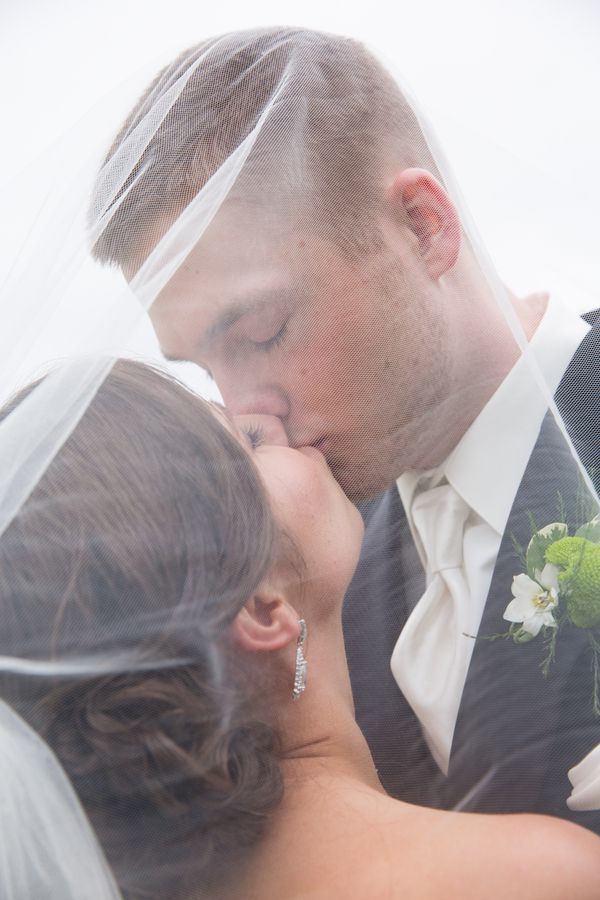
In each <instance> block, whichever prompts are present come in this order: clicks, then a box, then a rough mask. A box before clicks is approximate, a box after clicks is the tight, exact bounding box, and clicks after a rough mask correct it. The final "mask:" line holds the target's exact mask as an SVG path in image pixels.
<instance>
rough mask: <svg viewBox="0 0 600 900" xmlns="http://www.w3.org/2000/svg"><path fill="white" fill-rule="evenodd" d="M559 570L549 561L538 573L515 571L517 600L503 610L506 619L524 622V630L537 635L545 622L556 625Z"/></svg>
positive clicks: (514, 593)
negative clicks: (528, 573) (532, 575)
mask: <svg viewBox="0 0 600 900" xmlns="http://www.w3.org/2000/svg"><path fill="white" fill-rule="evenodd" d="M558 572H559V569H558V567H557V566H553V565H550V563H547V564H546V565H545V566H544V568H543V569H542V571H541V572H539V571H536V572H535V577H536V581H534V580H533V578H530V577H529V575H523V574H522V575H516V576H515V577H514V578H513V583H512V592H513V597H514V600H511V602H510V603H509V604H508V606H507V607H506V609H505V610H504V618H505V619H506V621H507V622H521V623H522V625H521V627H522V629H523V631H527V632H528V633H529V634H530V635H531V636H532V637H535V636H536V635H537V634H538V633H539V631H540V629H541V628H542V626H543V625H545V626H547V627H549V628H556V621H555V619H554V616H553V614H552V610H553V609H554V608H555V606H557V604H558Z"/></svg>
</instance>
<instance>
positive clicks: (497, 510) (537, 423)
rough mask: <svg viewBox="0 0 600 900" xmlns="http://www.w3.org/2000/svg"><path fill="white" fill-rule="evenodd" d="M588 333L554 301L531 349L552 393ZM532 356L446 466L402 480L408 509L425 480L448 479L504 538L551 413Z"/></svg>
mask: <svg viewBox="0 0 600 900" xmlns="http://www.w3.org/2000/svg"><path fill="white" fill-rule="evenodd" d="M589 329H590V326H589V325H588V324H587V323H586V322H584V320H583V319H581V318H580V316H579V315H578V314H577V313H576V312H574V311H573V310H571V309H569V308H568V307H566V306H564V305H563V304H562V303H561V302H560V301H559V300H558V299H557V298H555V297H550V299H549V301H548V305H547V307H546V311H545V313H544V316H543V318H542V320H541V322H540V324H539V325H538V327H537V329H536V331H535V333H534V335H533V337H532V338H531V341H530V343H529V348H530V351H531V354H532V355H533V357H534V358H535V360H536V362H537V364H538V366H539V368H540V371H541V373H542V376H543V379H544V382H545V384H546V386H547V387H548V390H549V392H550V393H551V394H554V393H555V391H556V389H557V388H558V385H559V383H560V380H561V378H562V376H563V375H564V373H565V370H566V368H567V366H568V365H569V362H570V361H571V358H572V357H573V354H574V353H575V351H576V349H577V347H578V346H579V344H580V343H581V341H582V340H583V339H584V337H585V335H586V334H587V332H588V331H589ZM528 355H529V354H527V356H528ZM527 356H526V355H522V356H521V357H520V358H519V359H518V360H517V362H516V363H515V365H514V366H513V368H512V369H511V370H510V372H509V373H508V375H507V376H506V378H505V379H504V381H503V382H502V383H501V384H500V386H499V387H498V389H497V390H496V391H495V393H494V394H493V396H492V397H491V398H490V400H489V401H488V402H487V403H486V405H485V406H484V407H483V409H482V410H481V412H480V413H479V415H478V416H477V418H476V419H475V421H474V422H473V423H472V425H471V426H470V427H469V428H468V430H467V431H466V432H465V434H464V435H463V436H462V438H461V439H460V441H459V443H458V444H457V445H456V447H455V448H454V450H452V452H451V453H450V455H449V456H448V458H447V459H446V461H445V462H444V463H443V464H442V465H441V466H439V467H438V468H437V469H434V470H430V471H429V472H417V471H409V472H405V473H404V474H403V475H401V476H400V478H399V479H398V481H397V485H398V491H399V493H400V497H401V499H402V502H403V504H404V508H405V509H406V510H408V509H410V504H411V502H412V499H413V497H414V494H415V492H416V490H417V488H418V484H419V482H420V481H421V480H422V479H423V478H427V480H428V482H429V485H430V486H434V485H435V484H438V483H439V482H440V481H441V480H442V479H443V478H446V479H447V480H448V482H449V483H450V484H451V485H452V487H453V488H454V489H455V490H456V491H457V492H458V493H459V494H460V495H461V497H462V498H463V500H464V501H465V502H466V503H468V505H469V506H470V507H471V509H473V510H474V511H475V512H476V513H477V514H478V515H479V516H481V518H482V519H484V520H485V521H486V522H487V523H488V524H489V525H491V527H492V528H494V530H495V531H496V532H497V533H498V534H499V535H502V534H503V533H504V529H505V527H506V523H507V521H508V517H509V515H510V510H511V509H512V505H513V501H514V498H515V496H516V493H517V490H518V487H519V484H520V482H521V479H522V477H523V473H524V472H525V468H526V466H527V462H528V460H529V457H530V456H531V453H532V450H533V447H534V446H535V442H536V440H537V437H538V434H539V431H540V428H541V425H542V421H543V419H544V416H545V414H546V411H547V408H548V407H547V402H546V399H545V397H544V396H543V394H542V392H541V390H540V388H539V386H538V384H537V382H536V381H535V379H534V377H533V375H532V373H531V371H530V368H529V362H528V359H527Z"/></svg>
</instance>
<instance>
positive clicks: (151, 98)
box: [91, 28, 438, 266]
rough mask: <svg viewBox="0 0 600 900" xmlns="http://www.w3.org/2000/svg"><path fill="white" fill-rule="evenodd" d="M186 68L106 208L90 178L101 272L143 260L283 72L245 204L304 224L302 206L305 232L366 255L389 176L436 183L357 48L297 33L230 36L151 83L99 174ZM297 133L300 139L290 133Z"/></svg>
mask: <svg viewBox="0 0 600 900" xmlns="http://www.w3.org/2000/svg"><path fill="white" fill-rule="evenodd" d="M290 62H293V65H292V66H290V65H289V64H290ZM193 65H196V68H195V69H194V71H193V72H192V74H191V76H189V78H188V81H187V83H186V85H185V87H184V88H183V90H182V91H181V92H180V93H179V96H178V97H177V99H176V100H175V102H174V103H173V105H172V106H171V107H170V109H169V110H168V112H166V115H164V118H163V119H162V122H161V123H160V125H159V126H158V127H157V128H156V130H155V131H154V133H153V134H152V135H151V137H150V139H149V141H148V142H147V143H146V145H145V146H144V147H143V149H142V151H141V155H139V159H138V160H137V162H136V163H135V165H133V167H132V168H131V171H130V172H128V173H127V174H126V177H125V178H124V182H123V184H122V185H121V186H120V187H119V188H118V190H116V191H114V190H112V193H113V196H111V197H110V200H109V201H106V200H105V199H103V196H102V185H103V183H104V184H105V183H106V180H107V179H105V178H104V175H105V173H106V170H105V169H103V172H101V175H100V177H99V178H98V180H97V184H96V189H95V192H94V197H93V202H92V208H91V219H92V220H93V222H95V223H97V222H100V228H101V233H100V234H99V236H98V237H96V239H95V241H94V245H93V254H94V256H95V257H96V258H97V259H99V260H101V261H102V262H105V263H111V264H116V265H120V266H123V265H127V263H130V262H131V261H132V260H135V259H140V258H143V256H144V255H145V254H146V252H147V249H145V247H146V244H147V240H148V232H149V231H150V230H151V229H152V230H153V231H154V233H156V227H157V223H160V220H161V219H162V220H164V221H165V226H164V227H165V229H166V227H167V222H166V220H169V219H173V218H175V216H177V215H178V214H179V213H180V212H181V211H182V210H183V209H184V208H185V206H187V204H188V203H189V202H190V201H191V200H192V199H193V197H194V196H195V195H196V194H197V193H198V191H199V190H200V189H201V188H202V187H203V185H204V184H205V183H206V181H207V180H208V179H209V178H210V177H211V175H213V174H214V172H215V171H216V170H217V169H218V168H219V166H220V165H221V164H222V163H223V162H224V161H225V160H226V159H227V158H228V156H230V154H231V153H232V152H233V151H234V150H235V148H236V147H237V146H238V145H239V144H240V142H241V141H242V140H243V139H244V138H245V137H246V136H247V135H248V134H249V133H250V132H251V130H252V129H253V128H254V126H255V125H256V124H257V122H258V119H259V117H260V114H261V112H262V111H263V110H264V108H265V105H266V104H267V103H268V102H269V99H270V98H271V97H272V96H273V94H274V91H275V90H276V88H277V86H278V85H279V84H280V83H281V80H282V78H283V77H284V74H285V86H284V92H283V95H282V96H279V97H278V98H277V101H276V103H275V104H274V105H273V108H272V110H271V111H270V114H269V115H270V119H269V121H268V124H267V125H266V126H265V127H263V130H262V131H261V133H260V135H259V137H258V139H257V141H256V144H255V146H254V148H253V150H252V153H251V156H250V158H249V161H248V163H246V166H247V168H246V169H245V170H244V175H246V174H248V175H249V178H247V179H244V177H243V176H242V178H241V179H240V178H238V185H237V187H238V188H239V189H240V190H242V189H244V188H247V189H248V192H247V194H246V196H249V197H250V198H251V199H255V200H256V199H259V200H260V199H263V200H264V201H265V202H266V203H267V204H268V205H269V206H270V207H271V208H273V207H277V206H278V204H282V197H283V198H285V199H284V201H283V202H285V200H286V199H287V200H291V202H292V203H294V204H295V205H294V210H293V211H294V213H296V214H298V215H300V216H301V215H302V210H301V209H300V207H301V206H302V204H304V210H303V212H304V215H305V216H306V218H307V221H308V222H309V223H310V227H312V228H313V230H315V231H319V230H320V231H325V232H327V235H326V236H327V237H329V238H330V239H333V240H334V241H335V242H336V243H337V244H338V245H340V246H342V247H343V248H346V249H351V250H352V249H354V250H356V249H357V248H360V249H362V250H365V249H367V248H372V247H373V246H378V245H379V241H378V239H377V230H376V229H375V228H374V224H373V223H374V219H373V212H374V208H375V205H376V203H379V204H380V203H381V190H380V191H379V192H377V185H380V186H381V183H382V179H383V178H384V176H385V174H386V172H387V170H388V169H389V170H390V172H392V173H393V170H394V167H396V166H398V165H400V164H401V165H402V166H412V165H418V166H424V167H425V168H427V169H429V170H430V171H433V172H434V173H435V174H438V172H437V168H436V166H435V163H434V160H433V158H432V156H431V153H430V151H429V149H428V146H427V142H426V140H425V138H424V136H423V133H422V131H421V127H420V125H419V123H418V120H417V117H416V115H415V113H414V111H413V110H412V108H411V106H410V104H409V103H408V101H407V100H406V98H405V97H404V95H403V93H402V92H401V90H400V88H399V87H398V85H397V84H396V83H395V81H394V80H393V78H392V77H391V76H390V75H389V74H388V72H387V71H386V70H385V69H384V68H383V66H382V65H381V64H380V63H379V62H378V61H377V60H376V59H375V58H374V57H373V56H372V55H371V54H370V53H369V52H368V51H367V50H366V49H365V47H364V46H363V45H362V44H360V43H358V42H356V41H354V40H351V39H349V38H344V37H338V36H335V35H329V34H322V33H319V32H314V31H309V30H306V29H294V28H271V29H264V30H257V31H249V32H234V33H231V34H227V35H224V36H223V37H221V38H215V39H211V40H209V41H206V42H205V43H203V44H200V45H198V46H196V47H194V48H191V49H189V50H187V51H185V52H184V53H182V54H181V55H180V56H179V57H178V58H177V59H175V60H174V61H173V62H172V63H171V64H170V65H168V66H167V67H166V68H165V69H163V70H162V71H161V72H160V73H159V74H158V76H157V77H156V78H155V80H154V81H153V82H152V83H151V84H150V85H149V87H148V88H147V90H146V91H145V93H144V94H143V95H142V97H141V98H140V100H139V101H138V102H137V104H136V105H135V107H134V108H133V110H132V111H131V113H130V115H129V116H128V118H127V119H126V121H125V122H124V124H123V126H122V127H121V129H120V131H119V133H118V134H117V137H116V138H115V140H114V142H113V144H112V146H111V148H110V150H109V152H108V154H107V156H106V159H105V165H106V164H110V163H111V162H112V163H114V165H113V168H112V172H113V173H114V172H118V169H119V165H120V160H121V159H124V160H127V159H128V158H129V157H130V156H131V154H130V153H129V148H128V141H129V143H130V145H133V143H134V142H137V137H136V136H135V135H134V130H135V129H136V127H138V126H139V131H140V132H143V130H144V125H143V124H141V123H143V121H144V118H145V116H146V115H147V114H148V112H149V111H150V110H152V109H153V108H155V110H156V112H157V113H158V109H157V108H156V104H157V100H158V98H163V100H164V97H165V91H168V89H169V87H171V86H173V85H174V84H175V82H176V80H177V79H178V78H179V77H180V76H182V75H184V74H185V73H186V71H187V70H188V69H189V67H190V66H193ZM161 102H162V101H161ZM300 123H301V124H300ZM298 126H300V127H301V133H298V134H294V131H293V127H298ZM132 135H133V137H132ZM294 138H297V140H296V141H295V140H294ZM103 173H104V174H103ZM112 177H113V175H112V174H111V176H110V179H109V180H112ZM240 181H241V185H240ZM294 198H295V199H294ZM280 208H285V207H283V206H280ZM316 209H318V214H317V215H314V213H315V210H316ZM289 211H290V210H289V209H288V212H289ZM311 211H312V213H313V215H312V216H311ZM100 228H98V231H100ZM98 231H97V232H96V233H98Z"/></svg>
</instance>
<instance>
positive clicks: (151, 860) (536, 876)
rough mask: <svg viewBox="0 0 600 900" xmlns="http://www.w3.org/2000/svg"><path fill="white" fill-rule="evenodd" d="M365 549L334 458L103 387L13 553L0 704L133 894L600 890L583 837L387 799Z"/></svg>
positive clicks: (589, 840) (553, 822)
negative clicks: (360, 659)
mask: <svg viewBox="0 0 600 900" xmlns="http://www.w3.org/2000/svg"><path fill="white" fill-rule="evenodd" d="M29 390H31V389H29ZM27 395H28V391H25V392H24V393H22V394H21V395H20V396H19V397H18V398H17V400H16V401H14V402H13V403H12V404H11V405H9V406H8V407H7V408H5V410H4V413H3V418H6V416H7V415H8V414H9V412H10V411H11V409H13V408H15V407H17V406H19V405H20V404H22V403H24V402H26V399H27ZM361 538H362V519H361V517H360V515H359V513H358V512H357V510H356V509H355V507H354V506H353V505H352V504H351V503H350V502H349V501H348V500H347V498H346V497H345V495H344V494H343V492H342V491H341V489H340V488H339V486H338V485H337V483H336V481H335V480H334V479H333V477H332V476H331V474H330V472H329V469H328V468H327V465H326V463H325V460H324V458H323V456H322V455H321V454H320V453H319V451H318V450H316V449H314V448H309V447H305V448H300V449H298V450H292V449H290V448H288V447H287V446H283V445H277V444H268V443H266V442H262V436H261V433H260V430H259V429H257V428H252V427H250V428H249V430H248V432H247V433H245V432H242V431H240V430H239V427H238V426H236V424H235V423H234V422H233V420H231V419H230V417H229V416H228V414H227V412H226V411H225V410H224V409H222V408H219V407H215V406H211V405H209V404H207V403H206V402H204V401H202V400H200V399H199V398H198V397H197V396H196V395H194V394H192V393H191V392H190V391H189V390H187V389H186V388H184V387H183V386H181V385H180V384H179V383H177V382H175V381H173V380H171V379H170V378H168V377H167V376H165V375H164V374H161V373H160V372H158V371H156V370H154V369H152V368H149V367H146V366H144V365H142V364H140V363H135V362H131V361H120V362H118V363H117V364H116V365H115V366H114V367H113V369H112V371H111V372H110V373H109V374H108V376H107V377H106V379H105V380H104V382H103V384H102V385H101V387H100V388H99V390H98V392H97V393H96V396H95V398H94V400H93V401H92V403H91V404H90V406H89V408H88V409H87V410H86V412H85V414H84V415H83V417H82V418H81V421H80V422H79V424H78V426H77V427H76V428H75V430H74V431H73V433H72V434H71V436H70V437H69V439H68V440H67V442H66V443H65V444H64V446H63V447H62V448H61V449H60V451H59V452H58V454H57V455H56V457H55V458H54V460H53V462H52V463H51V464H50V465H49V467H48V468H47V470H46V472H45V473H44V475H43V476H42V477H41V479H40V480H39V482H38V483H37V485H36V487H35V489H34V490H33V492H32V493H31V495H30V497H29V499H28V500H27V501H26V502H25V504H24V505H23V506H22V508H21V509H20V512H19V514H18V515H17V516H16V518H15V519H14V520H13V521H12V523H11V524H10V526H9V527H8V528H7V530H6V531H5V533H4V534H3V536H2V538H1V539H0V583H1V592H2V607H3V616H2V635H1V637H2V653H3V654H4V657H3V659H4V664H3V667H2V674H1V675H0V695H1V696H2V698H3V699H4V701H6V703H8V704H10V706H11V707H12V708H13V709H14V710H15V711H16V712H17V713H19V714H20V716H21V717H22V718H23V719H25V720H26V722H27V723H28V724H29V725H30V726H31V727H32V728H33V729H34V730H35V732H36V733H37V734H38V735H40V736H42V737H43V738H44V740H45V741H46V742H47V744H48V745H49V746H50V748H51V749H52V751H53V752H54V754H55V755H56V757H57V758H58V760H59V762H60V764H61V765H62V767H63V768H64V770H65V771H66V773H67V775H68V776H69V779H70V782H71V784H72V785H73V787H74V789H75V792H76V794H77V796H78V798H79V801H80V803H81V804H82V806H83V809H84V810H85V813H86V814H87V817H88V818H89V821H90V822H91V824H92V826H93V829H94V831H95V834H96V836H97V838H98V841H99V843H100V845H101V847H102V850H103V852H104V854H105V855H106V858H107V860H108V863H109V865H110V868H111V870H112V872H113V873H114V875H115V878H116V881H117V883H118V886H119V891H120V892H121V894H122V896H123V897H127V898H161V900H165V898H169V900H179V898H181V900H194V898H200V897H210V898H212V900H221V898H240V900H241V898H244V900H248V898H261V900H270V898H272V900H281V898H290V900H291V898H323V900H326V898H327V900H328V898H332V897H346V898H357V900H359V898H360V900H363V898H374V900H379V898H382V900H383V898H396V897H397V898H409V897H410V898H449V897H456V898H458V897H460V898H473V900H475V898H477V900H479V898H481V897H486V898H502V900H510V898H515V900H516V898H528V900H535V898H540V900H541V898H544V900H552V898H556V900H559V898H561V900H562V898H564V897H565V896H573V897H577V898H578V900H585V898H590V900H593V898H597V897H598V896H600V862H599V861H600V841H599V840H598V838H597V837H595V836H594V835H593V834H591V833H590V832H588V831H585V830H583V829H581V828H579V827H577V826H575V825H572V824H569V823H566V822H562V821H560V820H558V819H553V818H549V817H542V816H533V815H514V816H513V815H506V816H492V815H475V814H468V813H448V812H440V811H434V810H430V809H424V808H419V807H416V806H413V805H410V804H408V803H404V802H401V801H398V800H393V799H391V798H389V797H388V796H386V794H385V793H384V791H383V790H382V788H381V785H380V783H379V780H378V777H377V772H376V770H375V768H374V765H373V762H372V759H371V756H370V754H369V750H368V748H367V745H366V742H365V740H364V738H363V736H362V734H361V732H360V730H359V728H358V727H357V725H356V723H355V720H354V715H353V704H352V696H351V691H350V684H349V677H348V670H347V666H346V660H345V653H344V643H343V637H342V627H341V607H342V599H343V596H344V592H345V590H346V587H347V585H348V583H349V581H350V578H351V576H352V574H353V571H354V568H355V566H356V563H357V559H358V554H359V549H360V545H361ZM305 631H307V632H308V637H306V634H305ZM7 658H12V659H13V660H14V661H15V664H14V665H13V666H12V668H11V667H10V666H9V665H7V664H6V660H7ZM41 660H51V661H52V663H53V666H47V667H46V668H44V666H43V665H42V666H41V668H40V666H39V662H40V661H41ZM25 661H28V662H29V666H27V665H26V664H25ZM17 662H18V663H19V664H18V665H17ZM36 666H37V668H36ZM56 827H58V825H57V826H56ZM26 839H27V840H28V841H30V842H31V845H32V846H33V845H34V844H35V842H36V840H39V835H36V834H35V833H33V830H32V833H30V834H28V835H26ZM10 862H11V860H10V859H8V860H6V865H7V866H8V868H10ZM47 882H48V883H46V887H45V891H44V896H59V894H56V893H53V892H52V889H51V888H52V886H51V884H49V879H47ZM90 890H92V889H91V888H90V887H89V885H88V886H87V887H86V885H85V884H82V885H81V894H80V896H82V897H83V896H85V897H86V898H90V900H95V898H96V897H97V896H98V895H97V894H95V893H94V892H93V891H92V892H91V893H90ZM13 896H16V895H13ZM28 896H30V897H31V898H32V900H33V896H34V895H33V894H32V893H30V894H28ZM37 896H40V895H39V894H38V895H37ZM20 897H21V900H24V895H23V894H21V895H20Z"/></svg>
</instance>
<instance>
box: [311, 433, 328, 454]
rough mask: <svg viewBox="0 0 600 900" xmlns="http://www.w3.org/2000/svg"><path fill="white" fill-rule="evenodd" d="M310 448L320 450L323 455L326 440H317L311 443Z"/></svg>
mask: <svg viewBox="0 0 600 900" xmlns="http://www.w3.org/2000/svg"><path fill="white" fill-rule="evenodd" d="M310 446H311V447H314V448H315V449H316V450H320V452H321V453H325V449H326V447H327V438H324V437H322V438H319V439H318V440H316V441H311V444H310Z"/></svg>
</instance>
